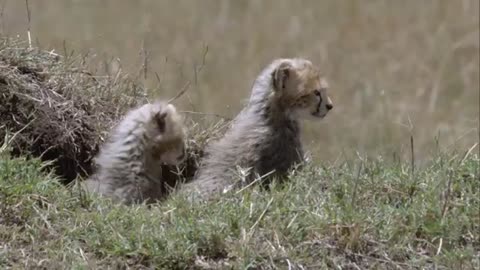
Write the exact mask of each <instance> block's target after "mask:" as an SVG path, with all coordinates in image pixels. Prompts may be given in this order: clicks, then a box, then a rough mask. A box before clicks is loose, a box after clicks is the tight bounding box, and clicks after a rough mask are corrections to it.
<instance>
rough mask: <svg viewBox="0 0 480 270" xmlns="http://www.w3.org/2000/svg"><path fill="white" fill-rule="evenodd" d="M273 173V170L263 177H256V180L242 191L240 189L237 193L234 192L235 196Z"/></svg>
mask: <svg viewBox="0 0 480 270" xmlns="http://www.w3.org/2000/svg"><path fill="white" fill-rule="evenodd" d="M274 172H275V171H274V170H273V171H270V172H268V173H266V174H264V175H262V176H260V177H257V178H256V179H255V180H253V181H252V182H251V183H250V184H248V185H246V186H244V187H243V188H242V189H240V190H239V191H237V192H235V195H236V194H239V193H242V192H243V191H244V190H245V189H247V188H249V187H251V186H252V185H253V184H255V183H257V182H258V181H260V180H262V179H264V178H265V177H267V176H269V175H271V174H272V173H274Z"/></svg>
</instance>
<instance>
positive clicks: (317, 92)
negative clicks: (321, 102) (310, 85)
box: [313, 89, 321, 97]
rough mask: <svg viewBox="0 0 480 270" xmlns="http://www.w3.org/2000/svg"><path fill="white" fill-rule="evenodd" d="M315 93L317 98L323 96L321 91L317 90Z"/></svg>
mask: <svg viewBox="0 0 480 270" xmlns="http://www.w3.org/2000/svg"><path fill="white" fill-rule="evenodd" d="M313 93H314V94H315V96H317V97H319V96H321V94H320V91H319V90H317V89H315V90H313Z"/></svg>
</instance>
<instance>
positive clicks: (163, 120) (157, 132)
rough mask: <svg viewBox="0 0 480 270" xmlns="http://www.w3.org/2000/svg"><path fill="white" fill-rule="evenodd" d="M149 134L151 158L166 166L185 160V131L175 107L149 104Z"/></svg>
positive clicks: (159, 103) (163, 104) (158, 103)
mask: <svg viewBox="0 0 480 270" xmlns="http://www.w3.org/2000/svg"><path fill="white" fill-rule="evenodd" d="M151 106H152V108H151V119H150V120H151V121H150V123H149V133H150V137H151V140H152V142H151V151H152V155H153V157H154V158H155V159H156V160H158V161H160V162H162V163H164V164H168V165H177V164H179V163H181V162H182V161H184V159H185V129H184V125H183V119H182V117H181V116H180V115H179V114H178V112H177V110H176V109H175V106H173V105H172V104H165V103H161V102H157V103H153V104H151Z"/></svg>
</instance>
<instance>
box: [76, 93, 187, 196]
mask: <svg viewBox="0 0 480 270" xmlns="http://www.w3.org/2000/svg"><path fill="white" fill-rule="evenodd" d="M184 151H185V150H184V129H183V124H182V120H181V118H180V116H179V115H178V113H177V112H176V109H175V107H174V106H173V105H171V104H166V103H163V102H156V103H151V104H145V105H143V106H141V107H139V108H137V109H134V110H132V111H130V112H129V113H128V114H127V115H126V116H125V118H124V119H123V120H122V121H121V122H120V123H119V124H118V125H117V126H116V127H115V128H114V130H113V131H112V133H111V135H110V138H109V141H108V142H107V143H106V144H105V145H103V147H102V148H101V150H100V153H99V155H98V157H97V158H96V162H97V167H98V170H97V172H96V173H95V174H94V175H93V176H92V177H91V178H90V179H88V180H87V181H85V183H84V185H85V187H86V188H87V190H88V191H90V192H98V193H99V194H101V195H104V196H107V197H111V198H113V199H115V200H118V201H121V202H124V203H126V204H131V203H140V202H147V203H150V202H154V201H157V200H160V199H162V197H163V196H164V195H165V190H164V185H163V183H162V167H161V165H162V164H170V165H176V164H178V163H179V162H181V161H182V160H183V158H184Z"/></svg>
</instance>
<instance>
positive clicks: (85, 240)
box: [0, 152, 480, 269]
mask: <svg viewBox="0 0 480 270" xmlns="http://www.w3.org/2000/svg"><path fill="white" fill-rule="evenodd" d="M464 157H465V156H464V155H455V154H451V155H443V154H442V155H437V156H435V157H432V158H431V160H430V161H429V162H426V164H425V165H424V166H422V168H420V169H417V170H416V171H415V172H414V174H413V175H412V173H411V168H410V166H409V165H407V163H405V164H403V163H398V164H387V163H386V162H384V161H383V160H382V159H381V158H377V159H366V158H365V159H363V160H357V161H351V162H345V163H344V164H342V165H336V166H334V167H333V166H332V167H324V168H315V167H307V168H304V169H303V170H301V171H296V172H293V175H292V176H291V181H290V182H289V183H288V184H286V185H283V186H274V187H273V188H272V189H271V190H270V191H265V190H261V189H260V188H259V187H253V188H252V189H249V190H245V191H243V192H242V193H240V194H236V195H229V196H224V197H221V198H219V199H218V200H216V201H213V202H209V203H204V204H195V205H191V204H190V203H188V202H187V201H186V200H184V199H183V198H178V197H173V198H172V199H171V200H169V201H167V202H166V203H163V204H161V205H154V206H152V207H150V208H148V207H147V206H144V205H139V206H133V207H127V206H122V205H114V204H112V203H111V202H109V201H107V200H104V199H100V198H96V197H90V196H86V195H85V194H82V193H81V192H79V190H78V189H77V188H75V187H72V188H66V187H64V186H62V185H60V184H58V183H57V181H56V179H55V178H54V177H53V176H52V175H48V174H45V173H42V172H41V171H40V169H41V167H42V165H43V164H42V163H41V162H39V161H38V160H35V159H32V160H26V159H25V158H10V157H9V156H8V155H6V154H5V152H3V153H2V154H1V155H0V268H10V267H11V268H15V269H18V268H25V269H32V268H44V269H59V268H67V269H87V268H99V267H101V268H123V267H130V268H135V269H138V268H153V267H157V268H160V269H204V268H207V269H212V268H214V269H230V268H232V269H302V268H301V267H303V269H321V268H334V267H342V269H345V268H347V269H358V267H360V268H361V269H365V268H377V269H412V268H425V267H427V268H431V267H433V266H436V267H437V268H436V269H474V268H476V269H478V268H479V267H480V264H479V251H480V236H479V230H480V214H479V211H480V209H479V206H480V194H479V193H480V179H479V169H480V168H479V161H480V160H479V157H478V156H477V155H468V156H467V157H466V158H464ZM208 267H210V268H208ZM338 269H340V268H338Z"/></svg>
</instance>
